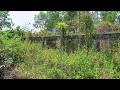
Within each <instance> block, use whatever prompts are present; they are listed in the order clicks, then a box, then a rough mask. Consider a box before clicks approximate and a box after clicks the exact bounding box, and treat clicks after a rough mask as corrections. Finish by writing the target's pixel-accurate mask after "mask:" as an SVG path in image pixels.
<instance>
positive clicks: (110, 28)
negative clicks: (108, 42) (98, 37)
mask: <svg viewBox="0 0 120 90" xmlns="http://www.w3.org/2000/svg"><path fill="white" fill-rule="evenodd" d="M119 31H120V26H119V24H117V23H112V24H111V23H109V22H102V23H101V24H100V25H99V26H98V27H97V30H96V32H97V33H109V32H119Z"/></svg>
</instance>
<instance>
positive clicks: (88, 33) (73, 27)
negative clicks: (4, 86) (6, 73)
mask: <svg viewBox="0 0 120 90" xmlns="http://www.w3.org/2000/svg"><path fill="white" fill-rule="evenodd" d="M1 13H2V12H0V15H2V16H0V17H5V16H4V15H3V14H1ZM4 13H5V12H4ZM6 13H7V15H8V12H6ZM117 13H119V12H116V11H114V12H112V11H109V12H107V11H104V12H102V11H98V12H97V11H91V12H89V11H85V12H83V11H47V12H46V13H45V12H40V13H39V14H38V15H36V16H35V24H34V26H35V27H39V28H40V27H42V29H43V30H40V31H39V32H32V31H26V30H23V29H22V28H21V27H20V26H18V27H16V28H15V29H12V28H10V29H9V30H6V31H5V30H1V31H0V64H1V65H5V67H6V68H5V69H7V70H9V69H10V68H11V69H12V70H13V71H14V70H16V69H17V75H18V77H19V78H20V79H114V78H115V79H117V78H120V43H119V42H117V43H116V42H114V43H113V42H112V43H111V42H107V43H106V42H101V43H100V49H101V51H100V52H98V51H97V50H96V49H95V46H94V45H93V41H92V37H93V35H94V34H96V33H100V34H105V33H118V32H119V31H120V27H119V21H120V20H119V15H117ZM6 20H7V18H6ZM2 22H4V24H2V26H1V27H2V28H1V29H3V27H5V26H6V25H7V24H5V21H2ZM9 25H10V24H9ZM41 25H42V26H41ZM54 27H56V33H53V32H52V29H53V28H54ZM82 34H84V35H85V45H84V46H82V43H81V42H80V39H81V37H80V38H79V40H78V41H77V40H76V41H72V40H71V41H68V39H67V36H68V35H71V36H72V35H82ZM57 35H59V36H60V40H57V41H56V42H57V45H58V44H59V45H58V46H57V47H56V48H55V49H52V48H49V49H48V48H43V46H42V42H39V43H36V42H31V41H30V40H29V37H42V38H43V37H45V36H57ZM59 41H61V42H59ZM68 42H69V43H68ZM75 44H76V45H75ZM110 45H113V46H114V47H112V48H111V46H110ZM74 46H75V48H76V49H74V50H72V49H73V48H74ZM53 47H54V45H53ZM61 49H62V50H61ZM73 51H74V52H73ZM88 52H89V53H88ZM86 54H87V55H86ZM0 70H1V68H0ZM15 74H16V73H15Z"/></svg>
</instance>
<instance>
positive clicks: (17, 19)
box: [10, 11, 39, 29]
mask: <svg viewBox="0 0 120 90" xmlns="http://www.w3.org/2000/svg"><path fill="white" fill-rule="evenodd" d="M38 12H39V11H10V17H11V18H12V20H13V22H14V24H15V25H14V27H16V26H18V25H19V26H21V27H23V26H25V24H28V23H31V26H30V25H29V26H28V27H30V28H31V29H32V24H33V23H34V16H35V15H36V14H38Z"/></svg>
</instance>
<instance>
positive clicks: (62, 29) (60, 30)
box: [56, 22, 67, 51]
mask: <svg viewBox="0 0 120 90" xmlns="http://www.w3.org/2000/svg"><path fill="white" fill-rule="evenodd" d="M56 26H57V29H58V33H60V35H61V47H62V50H63V51H65V48H66V30H65V29H66V27H67V24H66V23H64V22H58V23H57V25H56Z"/></svg>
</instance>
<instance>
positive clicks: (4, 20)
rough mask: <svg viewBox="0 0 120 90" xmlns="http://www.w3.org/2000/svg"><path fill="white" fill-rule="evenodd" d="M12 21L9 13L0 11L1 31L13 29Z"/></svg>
mask: <svg viewBox="0 0 120 90" xmlns="http://www.w3.org/2000/svg"><path fill="white" fill-rule="evenodd" d="M12 25H13V23H12V19H11V18H10V17H9V11H0V29H1V30H2V29H3V28H12Z"/></svg>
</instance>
